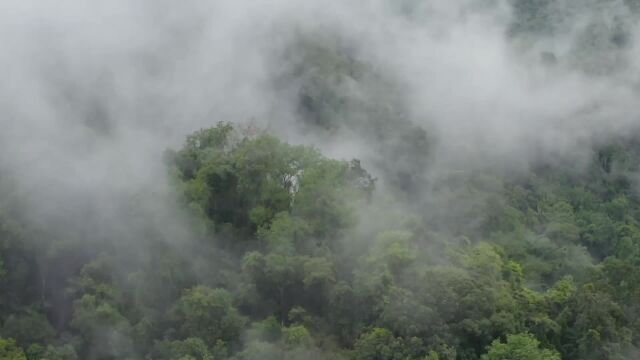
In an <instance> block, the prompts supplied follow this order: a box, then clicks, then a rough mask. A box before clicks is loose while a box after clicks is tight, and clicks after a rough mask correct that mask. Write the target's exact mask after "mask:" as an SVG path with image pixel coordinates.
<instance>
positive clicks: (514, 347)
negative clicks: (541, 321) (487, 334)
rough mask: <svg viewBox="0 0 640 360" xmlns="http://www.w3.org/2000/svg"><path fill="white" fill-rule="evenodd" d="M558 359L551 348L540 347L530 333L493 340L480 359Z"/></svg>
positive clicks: (557, 355)
mask: <svg viewBox="0 0 640 360" xmlns="http://www.w3.org/2000/svg"><path fill="white" fill-rule="evenodd" d="M514 359H518V360H560V354H559V353H558V352H557V351H555V350H552V349H542V348H540V342H539V341H538V340H536V338H535V337H533V336H532V335H531V334H526V333H523V334H517V335H507V341H506V342H504V343H503V342H501V341H500V340H495V341H494V342H493V343H491V346H489V347H488V348H487V353H486V354H484V355H482V360H514Z"/></svg>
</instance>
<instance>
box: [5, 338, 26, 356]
mask: <svg viewBox="0 0 640 360" xmlns="http://www.w3.org/2000/svg"><path fill="white" fill-rule="evenodd" d="M0 359H3V360H27V357H26V356H25V355H24V352H23V351H22V349H20V348H19V347H18V346H17V345H16V342H15V340H13V339H5V338H0Z"/></svg>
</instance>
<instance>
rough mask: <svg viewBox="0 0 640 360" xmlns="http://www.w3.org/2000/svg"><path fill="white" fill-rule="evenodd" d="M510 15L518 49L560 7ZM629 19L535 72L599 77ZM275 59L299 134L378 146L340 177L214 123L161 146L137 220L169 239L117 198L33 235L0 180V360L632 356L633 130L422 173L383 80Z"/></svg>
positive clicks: (637, 222) (427, 140)
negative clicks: (162, 180) (289, 90)
mask: <svg viewBox="0 0 640 360" xmlns="http://www.w3.org/2000/svg"><path fill="white" fill-rule="evenodd" d="M594 1H595V0H594ZM596 2H598V1H596ZM405 3H406V4H405V5H406V8H407V9H411V6H410V5H411V2H410V1H407V2H405ZM511 4H512V5H513V9H514V19H513V24H511V26H510V28H509V31H508V34H506V36H508V37H509V40H510V41H513V42H514V43H518V44H520V45H523V44H524V46H522V47H523V48H525V50H526V49H536V51H537V50H539V49H541V47H540V46H537V47H536V46H535V45H536V44H535V42H536V41H541V43H544V41H545V39H547V38H548V37H553V36H560V35H561V34H563V33H565V32H569V31H568V30H567V29H566V26H569V25H568V24H573V23H575V21H573V20H572V19H568V20H567V18H568V17H569V18H570V17H571V16H573V15H572V13H570V12H565V10H567V9H569V8H571V7H570V6H569V7H562V6H560V5H562V4H564V5H567V4H573V2H572V1H566V2H561V1H559V2H554V1H533V0H513V1H511ZM558 4H560V5H558ZM616 4H617V5H616V6H618V7H623V8H624V9H629V11H628V12H629V14H631V13H636V12H637V11H638V9H639V8H640V5H638V4H640V3H639V2H638V1H632V0H627V1H619V2H617V3H616ZM478 6H480V5H478ZM567 6H568V5H567ZM631 10H633V11H631ZM629 14H626V15H625V16H616V17H615V20H616V21H615V22H614V23H611V24H609V23H606V24H605V23H600V22H599V21H604V20H603V18H599V17H598V18H597V19H596V18H588V21H584V22H583V23H586V24H587V25H585V26H584V27H583V28H580V29H573V30H575V31H574V32H573V33H576V34H578V35H579V36H578V37H577V38H578V39H579V40H580V41H582V42H584V44H582V43H577V44H570V45H568V46H564V47H561V48H563V49H564V48H566V49H567V50H566V51H565V53H563V54H553V53H549V52H547V53H544V54H543V57H542V60H543V61H545V62H547V63H548V64H546V65H550V66H567V67H575V68H576V69H577V70H576V71H583V72H584V73H585V74H588V76H596V75H597V76H602V75H608V74H610V73H612V72H613V70H615V69H618V68H619V67H622V66H623V64H621V63H619V62H617V61H618V60H620V59H622V58H624V56H623V55H624V54H625V51H626V50H627V49H628V47H629V46H630V45H629V43H630V36H631V30H630V29H631V28H632V25H633V24H632V21H631V20H630V18H629V17H628V16H631V15H629ZM627 15H628V16H627ZM576 16H577V15H576ZM605 22H606V21H605ZM559 34H560V35H559ZM541 39H542V40H541ZM559 48H560V47H559ZM286 52H291V53H290V54H289V55H291V57H292V58H295V59H296V61H298V62H296V61H293V60H292V59H287V60H289V61H287V64H290V63H292V62H293V65H292V66H291V69H287V70H286V71H283V73H282V74H278V75H279V78H278V81H281V82H283V83H295V84H299V85H300V91H299V94H297V101H298V103H297V108H296V110H297V113H296V115H297V116H299V118H300V122H301V125H302V127H303V128H304V129H306V130H309V129H311V130H310V131H316V132H317V133H316V134H317V135H318V137H319V138H322V136H332V135H334V134H336V133H338V132H339V131H343V130H345V131H347V132H350V133H355V134H358V136H359V140H361V141H362V142H363V143H369V144H371V143H374V144H376V147H379V148H380V149H379V150H378V151H372V152H373V153H372V154H370V156H369V157H368V159H367V160H368V161H365V160H364V159H363V162H362V163H361V161H360V160H358V159H353V160H337V159H331V158H328V157H326V156H324V155H323V154H322V153H321V152H320V151H319V150H318V149H316V148H314V147H310V146H304V145H291V144H289V143H287V142H284V141H282V140H281V139H279V138H278V137H276V136H274V135H272V134H270V133H267V132H263V131H262V130H256V129H251V128H249V129H247V128H242V127H238V126H235V125H233V124H231V123H227V122H219V123H217V125H215V126H213V127H211V128H207V129H201V130H198V131H196V132H195V133H193V134H191V135H189V136H188V137H187V138H186V141H185V142H184V144H183V145H182V147H180V148H179V149H176V150H167V151H166V152H165V153H164V162H165V165H166V169H167V177H168V178H169V179H170V185H171V195H172V196H175V197H172V198H171V200H172V201H173V202H171V203H169V204H158V207H159V208H162V207H163V206H164V207H166V208H169V209H170V210H171V211H169V212H170V213H171V215H172V216H173V215H175V218H176V219H172V220H175V223H181V224H186V228H188V231H185V232H184V233H182V232H180V231H177V230H175V229H168V226H163V224H157V223H154V222H153V221H148V220H147V219H142V217H141V216H140V215H139V214H138V213H137V212H136V209H137V208H136V207H137V206H138V205H139V204H137V203H136V201H137V198H135V197H132V199H131V200H130V201H131V203H130V204H129V203H127V204H129V205H130V208H126V209H122V213H121V214H120V215H121V216H119V217H118V221H120V222H121V223H120V222H118V224H117V226H118V228H119V229H122V230H121V231H117V232H107V234H105V233H104V232H101V231H100V229H101V228H100V226H99V225H95V224H90V225H87V226H84V227H83V226H78V227H75V226H74V224H76V223H81V222H83V221H84V220H85V218H84V217H82V214H81V212H82V206H80V205H81V204H80V205H78V206H77V208H78V209H79V210H77V211H78V215H77V217H76V218H73V219H69V218H68V217H67V218H65V217H64V216H61V218H65V219H66V220H65V221H62V220H61V221H60V222H57V223H56V224H55V226H49V224H48V223H45V224H44V225H43V223H41V222H39V221H38V219H35V220H34V217H37V216H34V215H33V214H30V213H29V212H28V211H27V209H28V207H25V206H24V204H25V202H26V199H27V198H28V197H29V194H26V193H25V192H24V191H18V190H17V187H16V186H15V185H16V184H15V181H16V180H15V178H12V177H11V174H10V173H8V172H7V173H4V172H2V173H0V360H1V359H10V360H74V359H87V360H108V359H154V360H155V359H160V360H162V359H166V360H221V359H230V360H253V359H256V360H257V359H267V360H268V359H274V360H275V359H288V360H294V359H304V360H315V359H355V360H365V359H366V360H559V359H566V360H569V359H581V360H605V359H606V360H609V359H610V360H618V359H620V360H622V359H627V358H630V357H631V356H633V354H634V352H635V351H636V350H635V349H636V348H637V347H638V346H639V345H640V192H639V191H638V185H640V184H638V179H640V165H639V164H640V142H639V141H638V140H637V133H636V134H633V133H630V134H629V136H628V137H610V138H603V139H597V141H596V140H594V141H593V143H591V145H589V146H584V147H581V148H580V152H581V153H580V154H579V155H578V156H580V158H581V159H587V160H586V161H584V162H575V161H573V159H566V158H562V157H559V158H557V159H552V160H549V159H538V160H536V161H534V162H532V164H531V166H526V168H525V167H524V166H523V167H522V168H523V169H522V170H520V171H516V170H513V169H511V170H506V169H505V168H504V167H500V166H496V165H495V164H482V165H483V166H476V167H474V168H473V170H468V169H462V170H461V169H456V168H455V165H451V168H446V170H447V171H442V172H438V171H436V170H433V169H431V168H430V165H431V160H432V159H433V157H434V156H435V155H433V154H432V152H431V151H432V149H433V146H434V144H433V142H432V141H433V140H434V139H432V137H431V135H430V134H429V131H428V129H423V128H421V127H418V126H417V125H415V124H413V123H412V122H411V121H410V120H409V116H408V115H407V114H406V112H403V111H402V109H404V108H405V107H404V105H403V100H402V99H403V96H402V89H401V87H400V86H398V84H394V83H393V82H392V81H389V79H385V78H384V77H383V76H379V75H378V74H376V73H375V71H374V70H373V69H372V68H370V67H368V66H367V65H366V63H365V62H364V61H361V60H358V59H356V58H354V57H353V56H351V54H350V53H349V51H347V50H345V49H342V48H341V46H340V45H339V44H335V43H332V42H331V41H329V40H327V39H325V38H322V39H321V40H317V39H316V40H310V39H307V38H304V39H299V41H298V42H296V43H295V46H294V48H292V49H286V51H285V53H286ZM525 52H526V51H525ZM603 63H606V65H607V66H605V65H603ZM608 66H610V67H608ZM289 70H290V71H289ZM353 83H358V84H360V85H361V89H360V90H362V91H360V92H354V91H351V90H352V87H350V86H351V85H352V84H353ZM596 105H597V104H596ZM596 105H594V106H596ZM299 125H300V124H299ZM372 148H373V147H372ZM158 155H159V157H160V155H161V154H158ZM573 155H575V154H573ZM440 161H441V162H443V161H444V160H440ZM363 164H367V168H366V169H365V167H364V166H363ZM369 165H370V166H369ZM440 165H441V164H440ZM25 166H27V165H25ZM441 166H442V165H441ZM445 167H446V166H445ZM431 170H433V172H431ZM69 176H71V175H69ZM136 195H138V194H136ZM141 196H142V195H141ZM144 196H147V195H146V194H145V195H144ZM149 196H151V197H153V194H150V195H149ZM43 201H44V200H43ZM176 209H177V210H176ZM173 210H176V211H175V213H174V212H172V211H173ZM172 224H174V223H173V222H172ZM134 228H135V229H136V231H135V232H129V230H131V229H134ZM77 229H82V231H78V230H77ZM87 229H88V230H87ZM174 230H175V233H174V232H173V231H174ZM163 231H169V232H170V233H169V234H160V233H161V232H163ZM132 234H136V235H135V236H134V235H132ZM138 234H143V235H138ZM161 235H163V236H161ZM167 239H169V240H168V241H167Z"/></svg>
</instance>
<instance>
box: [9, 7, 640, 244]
mask: <svg viewBox="0 0 640 360" xmlns="http://www.w3.org/2000/svg"><path fill="white" fill-rule="evenodd" d="M573 3H575V2H571V1H563V2H558V4H566V6H567V8H570V5H571V4H573ZM600 3H602V2H600ZM604 3H605V4H607V6H608V7H607V9H614V10H611V11H609V12H611V13H612V14H613V15H610V16H611V18H614V17H615V16H616V15H615V13H616V11H618V10H615V9H623V13H624V4H623V3H622V1H620V2H618V1H615V0H611V1H605V2H604ZM594 4H595V2H594ZM594 6H595V5H594ZM596 13H597V14H600V15H598V16H601V17H603V20H602V21H603V22H604V23H605V24H606V23H607V21H609V20H608V19H609V18H608V17H607V16H609V15H607V14H608V13H607V12H591V13H590V12H585V13H584V14H582V15H580V16H576V17H574V18H571V19H572V20H571V21H568V22H567V23H566V24H564V23H562V22H561V21H558V23H559V24H560V25H562V26H560V25H559V26H560V27H561V31H559V32H558V33H557V34H556V35H555V36H554V37H546V38H541V39H535V40H530V39H526V38H524V39H520V40H518V39H516V40H514V39H511V38H509V36H508V33H509V26H510V23H511V21H512V19H513V14H512V12H511V7H510V6H509V5H508V3H507V2H502V1H474V0H458V1H435V0H434V1H426V0H425V1H413V2H412V1H403V2H393V1H384V0H353V1H338V0H335V1H333V0H331V1H326V0H325V1H304V2H302V1H293V0H272V1H266V0H254V1H244V2H241V1H237V0H234V1H231V0H228V1H227V0H217V1H205V0H188V1H180V2H172V1H168V0H162V1H157V0H155V1H152V0H146V1H142V0H141V1H128V0H113V1H108V2H97V1H95V2H86V1H80V0H63V1H56V2H51V3H49V2H41V1H35V0H5V1H3V2H2V3H1V4H0V44H2V51H1V52H0V74H2V79H3V81H2V83H0V125H1V126H2V131H1V133H0V168H1V169H2V171H3V172H5V173H10V174H11V175H12V176H15V177H16V178H17V179H18V182H19V184H20V185H19V187H20V189H21V191H22V192H23V193H24V194H25V195H26V198H27V199H28V200H29V203H30V206H31V210H32V211H31V214H32V215H33V217H34V219H35V220H38V221H41V222H43V223H44V224H47V223H49V222H51V221H58V220H60V219H65V218H67V220H69V218H70V217H72V216H78V215H79V214H82V215H83V216H84V215H87V214H89V215H90V217H89V219H90V221H88V224H90V225H91V226H97V227H98V228H101V229H104V230H103V231H105V232H106V235H105V236H109V231H111V229H113V228H114V227H117V226H118V225H117V224H118V223H119V222H120V220H121V216H122V215H121V214H122V208H123V206H125V207H130V206H138V205H139V206H140V208H142V209H144V208H148V209H149V211H151V212H152V213H155V212H157V211H159V210H158V209H157V208H156V207H155V205H156V204H155V203H153V202H145V201H143V200H140V202H136V201H137V200H136V199H138V198H140V199H149V198H152V197H153V196H154V195H157V194H164V193H165V192H167V188H166V179H165V169H164V167H163V164H162V161H161V157H162V152H163V150H164V149H166V148H168V147H174V148H175V147H178V146H180V144H181V142H182V141H183V139H184V136H185V135H186V134H189V133H191V132H193V131H194V130H197V129H199V128H201V127H207V126H211V125H213V124H215V123H216V122H218V121H232V122H247V121H252V122H255V123H257V124H258V125H259V126H264V127H267V128H269V129H270V130H271V131H273V132H275V133H277V134H279V135H281V136H283V137H285V138H286V139H288V141H291V142H295V143H309V144H314V145H315V146H318V147H320V148H321V149H322V150H323V151H324V152H325V153H326V154H328V155H329V156H333V157H338V158H352V157H360V158H363V159H364V160H365V166H366V165H367V163H366V159H367V156H368V155H367V154H368V153H370V152H375V151H377V149H376V146H377V144H370V143H367V141H365V140H363V139H361V138H359V137H358V136H357V134H354V133H352V132H348V131H345V132H337V133H333V134H332V135H331V138H327V136H326V135H318V134H314V133H313V132H309V131H304V132H302V131H300V127H299V125H298V124H299V121H298V120H299V119H298V118H299V117H300V114H299V112H298V107H297V106H298V105H297V101H298V99H297V98H296V96H295V91H291V89H294V90H295V86H296V84H293V85H291V87H290V88H289V89H288V90H287V91H280V90H281V89H276V88H274V79H273V77H274V74H281V73H283V72H286V68H287V66H289V65H290V64H288V63H287V62H286V61H284V60H283V59H282V58H281V57H280V55H281V54H282V51H283V49H285V48H286V47H287V45H288V44H289V43H290V42H291V41H292V39H294V38H295V36H296V34H300V33H302V34H304V33H331V34H336V35H337V36H339V37H341V38H343V39H345V40H344V41H345V42H347V43H350V44H353V48H354V54H353V56H354V57H356V58H358V59H362V60H364V61H367V62H368V63H369V64H370V65H371V67H372V68H373V69H376V71H379V72H380V73H382V74H384V76H386V77H389V78H391V79H393V81H394V82H395V83H397V84H399V86H400V87H401V88H402V89H403V94H406V98H405V100H404V103H406V107H407V108H406V109H405V110H406V112H407V113H408V114H409V119H410V120H411V121H413V122H414V123H415V124H417V125H419V126H421V127H423V128H424V129H426V130H427V131H428V133H430V134H431V135H432V136H433V138H434V139H436V142H435V146H434V148H433V149H432V151H433V153H432V154H431V155H429V154H424V156H430V157H431V158H432V159H433V165H432V168H436V169H446V168H447V167H448V166H450V165H451V164H454V165H456V166H461V167H464V166H469V165H471V164H475V165H477V164H482V163H483V162H485V161H489V162H491V161H498V162H504V163H505V164H513V165H518V166H521V165H522V164H527V163H528V162H530V161H531V160H534V159H535V158H539V157H551V156H553V157H555V156H558V155H568V154H569V155H570V156H577V157H579V156H580V154H582V152H581V150H582V149H583V147H582V145H583V144H588V143H589V142H590V141H592V140H593V139H594V138H597V137H600V136H602V135H607V134H613V135H615V134H624V133H626V132H628V131H629V130H630V129H632V127H633V126H634V125H635V123H636V122H637V120H638V114H637V111H636V108H637V107H636V105H635V104H636V102H637V100H638V91H637V86H638V80H639V77H638V70H639V63H638V59H640V53H639V51H640V50H638V46H637V45H638V44H637V42H638V39H637V37H634V36H631V37H630V39H631V40H630V41H631V43H630V44H628V46H627V48H626V50H624V51H620V55H619V56H620V57H621V59H622V60H620V62H619V64H620V65H619V68H618V71H615V72H612V73H611V74H605V75H602V74H590V73H588V72H586V71H583V70H582V69H581V68H580V66H579V65H577V64H576V63H575V61H574V60H575V59H574V60H572V59H571V58H570V57H569V56H563V54H565V53H568V52H570V50H571V48H572V46H573V45H572V44H574V43H575V41H576V36H577V35H576V34H578V33H579V29H580V27H581V26H583V23H586V22H589V21H590V17H592V16H595V15H593V14H596ZM629 23H630V24H631V25H630V26H631V28H632V29H633V30H632V31H633V32H634V33H636V32H637V25H636V24H635V22H633V21H632V20H629ZM542 53H553V54H554V55H553V56H554V58H555V57H557V61H554V62H553V64H548V63H545V62H544V61H541V60H540V59H541V58H540V54H542ZM614 60H616V59H614ZM612 61H613V60H612ZM616 64H618V63H616ZM359 86H360V84H357V83H355V84H353V91H354V92H363V91H364V92H366V89H361V88H358V87H359ZM389 121H393V119H389ZM375 170H376V169H375V168H374V169H372V171H373V172H374V173H375ZM141 194H142V195H141ZM136 196H137V197H136ZM132 202H133V204H132ZM158 216H161V217H162V218H163V219H164V217H170V216H171V212H170V211H169V212H168V214H167V213H166V211H165V212H163V213H162V215H158ZM77 219H78V218H75V220H77ZM83 220H84V219H83ZM69 221H71V220H69ZM165 224H166V222H165Z"/></svg>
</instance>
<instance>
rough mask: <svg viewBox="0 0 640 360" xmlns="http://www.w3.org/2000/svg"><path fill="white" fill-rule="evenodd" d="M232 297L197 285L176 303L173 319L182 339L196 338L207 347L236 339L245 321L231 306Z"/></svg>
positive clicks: (222, 291) (220, 291)
mask: <svg viewBox="0 0 640 360" xmlns="http://www.w3.org/2000/svg"><path fill="white" fill-rule="evenodd" d="M232 300H233V299H232V297H231V294H230V293H229V292H228V291H226V290H224V289H210V288H207V287H204V286H196V287H194V288H192V289H189V290H187V291H186V292H185V294H184V295H183V296H182V297H181V298H180V299H179V300H178V302H177V304H176V306H175V308H174V309H173V317H174V318H175V321H176V323H177V325H178V329H179V333H180V334H182V335H183V336H184V337H198V338H200V339H203V340H204V341H205V342H206V343H207V344H215V342H216V341H218V340H222V341H224V342H226V343H232V342H235V341H237V340H238V339H239V337H240V333H241V331H242V329H243V327H244V325H245V323H246V319H245V318H244V317H243V316H242V315H240V313H239V312H238V310H237V309H236V308H235V307H234V306H233V303H232Z"/></svg>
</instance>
